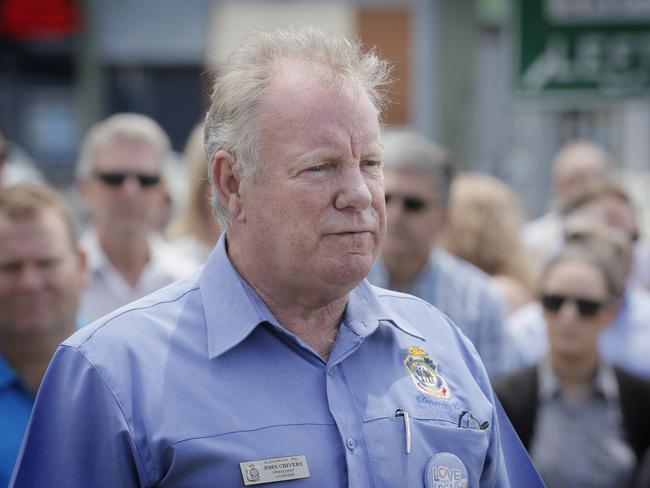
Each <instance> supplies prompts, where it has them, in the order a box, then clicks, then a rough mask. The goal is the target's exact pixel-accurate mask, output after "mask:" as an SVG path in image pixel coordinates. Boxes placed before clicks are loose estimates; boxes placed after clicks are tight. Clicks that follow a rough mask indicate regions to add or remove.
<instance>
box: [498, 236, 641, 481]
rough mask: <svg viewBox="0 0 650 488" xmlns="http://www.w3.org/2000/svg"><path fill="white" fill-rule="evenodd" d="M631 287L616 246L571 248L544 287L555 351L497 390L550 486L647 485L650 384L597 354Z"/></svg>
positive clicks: (556, 260)
mask: <svg viewBox="0 0 650 488" xmlns="http://www.w3.org/2000/svg"><path fill="white" fill-rule="evenodd" d="M624 284H625V274H624V272H623V265H622V262H621V256H620V253H617V252H616V247H615V246H614V245H612V243H611V242H609V241H608V240H605V239H604V238H603V239H601V240H600V241H599V242H597V241H596V240H595V239H589V240H583V241H569V242H568V243H567V244H565V245H564V247H563V248H562V249H560V250H559V251H558V252H557V254H556V255H555V256H554V257H552V258H551V259H550V260H549V261H548V262H547V263H546V265H545V266H544V268H543V270H542V273H541V275H540V279H539V285H538V292H539V299H540V302H541V304H542V307H543V310H544V319H545V321H546V325H547V333H548V339H549V346H550V347H549V354H548V356H547V357H546V358H545V359H544V360H543V361H542V362H541V363H539V364H537V365H536V366H533V367H529V368H526V369H523V370H521V371H519V372H517V373H515V374H513V375H511V376H508V377H505V378H503V379H502V380H500V381H499V382H497V384H496V385H495V391H496V392H497V395H498V396H499V398H500V400H501V402H502V403H503V406H504V408H505V410H506V412H507V414H508V416H509V417H510V420H511V421H512V423H513V425H514V427H515V430H517V433H518V434H519V436H520V438H521V440H522V442H523V443H524V445H525V446H526V448H527V449H528V451H529V453H530V455H531V457H532V459H533V461H534V462H535V465H536V467H537V469H538V470H539V473H540V474H541V476H542V478H543V479H544V481H545V482H546V484H547V486H548V487H549V488H560V487H577V486H584V487H590V488H598V487H610V486H617V487H631V486H642V485H641V484H638V483H640V481H639V480H638V479H636V480H635V477H636V473H635V472H636V470H637V467H638V464H639V462H640V460H642V459H643V457H644V454H645V453H646V452H647V450H648V446H649V445H650V415H649V414H650V383H649V382H647V381H646V380H643V379H641V378H638V377H636V376H634V375H631V374H630V373H627V372H625V371H624V370H622V369H619V368H617V367H613V366H611V365H609V364H607V363H606V362H605V361H603V360H602V359H601V358H600V356H599V353H598V336H599V335H600V333H601V331H602V330H603V329H605V328H606V327H607V326H608V325H609V324H610V323H611V322H612V320H613V319H614V317H615V316H616V313H617V309H618V306H619V303H620V299H621V296H622V295H623V291H624ZM648 353H649V354H650V351H649V352H648Z"/></svg>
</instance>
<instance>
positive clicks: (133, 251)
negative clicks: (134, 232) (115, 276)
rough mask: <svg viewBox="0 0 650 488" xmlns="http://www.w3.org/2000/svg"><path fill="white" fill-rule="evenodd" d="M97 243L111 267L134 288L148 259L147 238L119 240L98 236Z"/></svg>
mask: <svg viewBox="0 0 650 488" xmlns="http://www.w3.org/2000/svg"><path fill="white" fill-rule="evenodd" d="M99 243H100V246H101V248H102V251H103V252H104V254H105V255H106V257H107V258H108V260H109V261H110V263H111V264H112V265H113V267H114V268H115V269H116V270H117V271H118V272H119V273H120V275H122V277H123V278H124V279H125V280H126V282H127V283H128V284H129V285H130V286H131V287H132V288H134V287H135V286H136V285H137V284H138V280H139V279H140V275H141V274H142V271H143V270H144V268H145V266H146V265H147V263H148V262H149V259H150V249H149V241H148V239H147V237H146V236H141V237H140V238H138V239H133V240H119V239H113V238H111V237H108V236H99Z"/></svg>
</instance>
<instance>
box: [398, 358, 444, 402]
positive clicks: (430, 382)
mask: <svg viewBox="0 0 650 488" xmlns="http://www.w3.org/2000/svg"><path fill="white" fill-rule="evenodd" d="M404 364H405V365H406V369H408V372H409V373H410V375H411V379H412V380H413V383H414V384H415V386H416V387H417V389H418V390H420V391H421V392H422V393H424V394H425V395H428V396H431V397H435V398H444V399H445V400H450V399H451V391H450V390H449V386H448V385H447V381H445V379H444V378H443V377H442V375H441V374H440V371H439V368H438V363H437V362H436V361H435V360H434V359H433V358H432V357H431V356H429V354H427V352H426V351H425V350H424V349H422V348H421V347H416V346H411V347H409V353H408V354H407V355H406V357H405V358H404Z"/></svg>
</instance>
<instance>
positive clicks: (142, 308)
mask: <svg viewBox="0 0 650 488" xmlns="http://www.w3.org/2000/svg"><path fill="white" fill-rule="evenodd" d="M199 289H200V286H199V285H197V286H195V287H193V288H190V289H189V290H186V291H184V292H183V293H182V294H181V295H179V296H177V297H176V298H174V299H169V300H161V301H159V302H156V303H152V304H151V305H147V306H140V307H133V308H128V309H126V310H123V311H122V312H120V313H119V314H117V315H115V316H112V317H110V318H109V319H107V320H106V322H104V323H103V324H101V325H98V326H97V328H95V330H93V331H92V332H91V333H90V335H89V336H88V337H86V338H85V339H84V340H83V342H80V343H79V345H78V346H77V347H79V348H80V347H81V346H83V345H84V344H86V343H87V342H88V341H90V339H92V337H93V336H94V335H95V334H96V333H97V332H98V331H99V330H100V329H103V328H104V327H106V326H107V325H108V324H110V323H111V322H112V321H113V320H115V319H117V318H119V317H121V316H122V315H124V314H127V313H130V312H135V311H138V310H147V309H150V308H153V307H157V306H158V305H163V304H168V303H174V302H177V301H179V300H181V299H182V298H183V297H185V296H186V295H188V294H189V293H191V292H194V291H198V290H199ZM62 345H64V346H67V347H71V348H73V349H74V348H75V346H73V345H70V344H62Z"/></svg>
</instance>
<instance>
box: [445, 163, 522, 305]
mask: <svg viewBox="0 0 650 488" xmlns="http://www.w3.org/2000/svg"><path fill="white" fill-rule="evenodd" d="M522 225H523V215H522V212H521V210H520V206H519V202H518V201H517V198H516V197H515V195H514V193H513V192H512V190H511V189H510V188H509V187H508V186H507V185H506V184H504V183H503V182H501V181H499V180H498V179H496V178H494V177H492V176H490V175H487V174H480V173H462V174H460V175H458V177H457V178H456V179H455V181H454V183H453V184H452V187H451V197H450V204H449V224H448V226H447V232H446V233H445V237H444V239H443V244H444V246H445V247H446V248H447V249H448V250H449V251H450V252H452V253H454V254H455V255H457V256H459V257H461V258H463V259H465V260H467V261H469V262H470V263H472V264H474V265H475V266H477V267H479V268H480V269H482V270H483V271H484V272H486V273H487V274H489V275H490V276H492V278H493V279H494V284H495V287H497V289H498V290H499V292H500V293H501V294H502V295H503V296H504V298H505V300H506V303H507V305H508V307H509V310H508V312H511V311H513V310H515V309H516V308H519V307H520V306H522V305H524V304H526V303H528V302H529V301H530V300H531V299H532V297H533V293H532V271H531V268H530V266H529V262H528V261H527V259H526V255H525V250H524V248H523V246H522V243H521V241H520V235H521V226H522Z"/></svg>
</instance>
